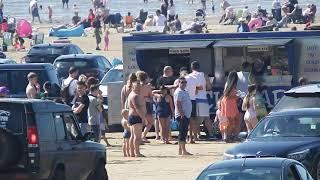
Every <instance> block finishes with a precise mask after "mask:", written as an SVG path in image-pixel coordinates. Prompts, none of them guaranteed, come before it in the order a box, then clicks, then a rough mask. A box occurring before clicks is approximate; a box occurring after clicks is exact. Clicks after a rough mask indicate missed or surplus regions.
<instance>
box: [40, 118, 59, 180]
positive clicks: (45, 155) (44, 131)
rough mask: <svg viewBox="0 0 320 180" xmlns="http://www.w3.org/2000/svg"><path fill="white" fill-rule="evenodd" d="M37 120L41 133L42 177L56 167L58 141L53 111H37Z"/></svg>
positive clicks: (47, 175) (48, 174)
mask: <svg viewBox="0 0 320 180" xmlns="http://www.w3.org/2000/svg"><path fill="white" fill-rule="evenodd" d="M35 117H36V122H37V129H38V135H39V149H40V155H41V156H40V174H41V178H44V179H46V178H48V177H49V176H50V173H51V171H52V170H53V169H54V162H55V160H56V153H55V152H57V150H58V149H57V142H56V138H57V136H56V131H55V125H54V121H53V116H52V113H36V115H35Z"/></svg>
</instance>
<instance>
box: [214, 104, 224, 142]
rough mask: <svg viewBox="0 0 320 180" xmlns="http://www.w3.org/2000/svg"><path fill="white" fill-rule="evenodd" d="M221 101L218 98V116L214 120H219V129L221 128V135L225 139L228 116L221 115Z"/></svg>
mask: <svg viewBox="0 0 320 180" xmlns="http://www.w3.org/2000/svg"><path fill="white" fill-rule="evenodd" d="M220 102H221V101H220V100H218V102H217V111H216V117H215V119H214V122H219V129H220V132H221V136H222V139H223V140H224V141H226V140H227V131H226V130H227V128H226V122H227V121H226V118H224V117H223V116H221V113H220V109H221V103H220Z"/></svg>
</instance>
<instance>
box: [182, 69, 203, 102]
mask: <svg viewBox="0 0 320 180" xmlns="http://www.w3.org/2000/svg"><path fill="white" fill-rule="evenodd" d="M186 80H187V88H186V89H187V91H188V92H189V95H190V99H191V100H195V99H207V91H206V84H207V81H206V79H205V77H204V73H203V72H196V71H193V72H192V73H190V74H188V75H187V76H186ZM197 86H202V87H203V89H202V90H198V93H197V94H196V87H197Z"/></svg>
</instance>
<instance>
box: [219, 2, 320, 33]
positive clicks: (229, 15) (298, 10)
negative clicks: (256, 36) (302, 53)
mask: <svg viewBox="0 0 320 180" xmlns="http://www.w3.org/2000/svg"><path fill="white" fill-rule="evenodd" d="M220 7H221V9H222V10H223V14H222V16H221V19H220V21H219V23H222V24H225V25H228V24H239V26H238V28H237V32H251V31H256V30H259V29H260V30H270V29H271V30H272V29H273V28H275V29H276V30H277V28H283V27H287V25H288V24H289V23H298V24H306V25H307V26H308V25H310V24H311V23H313V22H314V20H315V16H316V12H317V8H316V5H315V4H307V7H306V9H305V10H302V7H301V6H300V4H298V1H297V0H288V1H286V2H284V3H283V4H281V2H280V0H274V1H273V2H272V9H271V11H270V12H267V10H266V9H263V8H262V7H261V5H257V9H255V10H252V11H250V10H249V8H248V6H245V7H244V9H240V10H238V11H236V10H235V9H234V8H233V7H232V6H231V4H230V3H229V2H228V1H227V0H223V1H222V2H221V4H220Z"/></svg>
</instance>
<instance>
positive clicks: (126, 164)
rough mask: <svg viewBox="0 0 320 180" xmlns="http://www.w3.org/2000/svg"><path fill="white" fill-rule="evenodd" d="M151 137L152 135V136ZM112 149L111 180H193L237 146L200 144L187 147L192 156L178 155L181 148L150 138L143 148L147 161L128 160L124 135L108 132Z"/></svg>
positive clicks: (207, 142)
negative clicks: (228, 149)
mask: <svg viewBox="0 0 320 180" xmlns="http://www.w3.org/2000/svg"><path fill="white" fill-rule="evenodd" d="M150 136H152V133H150ZM107 137H108V138H109V137H110V143H111V144H112V147H108V148H107V149H108V150H107V154H108V156H107V158H108V164H107V170H108V174H109V177H110V179H111V180H137V179H139V180H193V179H195V178H196V177H197V176H198V174H199V173H200V172H201V171H202V170H203V169H204V168H205V167H206V166H207V165H208V164H211V163H213V162H217V161H221V160H222V156H223V152H224V151H225V150H226V149H227V148H230V147H232V146H234V145H235V144H226V143H224V142H221V141H211V142H209V141H200V142H197V144H187V148H188V150H190V152H191V153H193V154H194V155H193V156H178V155H177V149H178V145H170V144H169V145H164V144H162V143H161V142H160V141H155V140H153V139H150V141H151V143H150V144H146V145H143V146H141V152H142V153H143V154H144V155H145V156H146V157H144V158H126V157H123V154H122V149H121V146H122V139H121V138H122V133H112V134H111V133H109V134H108V135H107Z"/></svg>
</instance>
